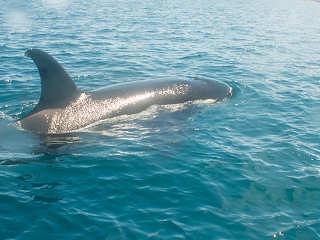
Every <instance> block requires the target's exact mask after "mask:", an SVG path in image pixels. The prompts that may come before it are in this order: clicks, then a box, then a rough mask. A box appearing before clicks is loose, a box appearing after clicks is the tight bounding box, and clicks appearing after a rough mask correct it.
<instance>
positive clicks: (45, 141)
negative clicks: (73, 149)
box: [40, 133, 80, 149]
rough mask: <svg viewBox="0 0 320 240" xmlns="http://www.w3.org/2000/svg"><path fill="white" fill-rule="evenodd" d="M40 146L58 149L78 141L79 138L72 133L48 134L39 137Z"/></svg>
mask: <svg viewBox="0 0 320 240" xmlns="http://www.w3.org/2000/svg"><path fill="white" fill-rule="evenodd" d="M40 140H41V145H42V146H45V147H48V148H52V149H53V148H58V147H61V146H63V145H66V144H69V143H75V142H79V141H80V137H79V136H76V135H75V134H72V133H64V134H49V135H43V136H41V137H40Z"/></svg>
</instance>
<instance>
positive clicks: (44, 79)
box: [18, 49, 232, 134]
mask: <svg viewBox="0 0 320 240" xmlns="http://www.w3.org/2000/svg"><path fill="white" fill-rule="evenodd" d="M25 55H26V56H27V57H30V58H31V59H32V60H33V61H34V63H35V64H36V66H37V68H38V70H39V74H40V78H41V96H40V100H39V103H38V104H37V105H36V107H35V108H34V109H33V110H32V111H31V112H30V113H28V114H27V115H26V116H24V117H23V118H21V119H19V120H18V122H19V123H20V124H21V126H22V127H23V128H24V129H26V130H30V131H33V132H36V133H40V134H56V133H68V132H72V131H74V130H77V129H79V128H83V127H85V126H87V125H89V124H92V123H94V122H97V121H99V120H102V119H106V118H111V117H114V116H118V115H122V114H132V113H138V112H140V111H143V110H144V109H146V108H148V107H149V106H151V105H155V104H157V105H164V104H177V103H184V102H188V101H194V100H206V99H212V100H214V101H221V100H224V99H226V98H230V97H231V96H232V88H231V87H229V86H228V85H227V84H225V83H221V82H218V81H215V80H211V79H210V80H209V79H201V80H200V79H199V80H196V79H192V80H158V81H155V80H153V81H136V82H129V83H122V84H115V85H111V86H108V87H105V88H102V89H98V90H96V91H92V92H82V91H80V90H79V89H78V87H77V86H76V85H75V83H74V81H73V80H72V78H71V77H70V76H69V75H68V74H67V72H66V71H65V70H64V68H63V67H62V66H61V65H60V64H59V63H58V62H57V61H56V60H55V59H54V58H53V57H52V56H50V55H49V54H47V53H46V52H44V51H42V50H39V49H29V50H28V51H26V53H25Z"/></svg>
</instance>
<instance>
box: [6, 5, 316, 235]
mask: <svg viewBox="0 0 320 240" xmlns="http://www.w3.org/2000/svg"><path fill="white" fill-rule="evenodd" d="M0 3H1V8H0V24H1V25H0V164H1V165H0V238H1V239H320V162H319V161H320V157H319V156H320V145H319V142H320V141H319V140H320V139H319V133H320V127H319V126H320V3H319V2H317V1H311V0H310V1H308V0H271V1H270V0H255V1H253V0H229V1H226V0H214V1H213V0H192V1H191V0H185V1H180V0H173V1H167V0H159V1H141V0H126V1H125V0H120V1H119V0H118V1H109V0H101V1H99V0H98V1H84V0H42V1H40V0H33V1H20V0H15V1H14V0H13V1H4V0H0ZM31 47H34V48H40V49H43V50H45V51H48V52H49V53H50V54H52V55H53V56H54V57H55V58H56V59H58V61H59V62H60V63H61V64H62V65H63V66H64V67H65V69H66V70H67V71H68V72H69V74H70V75H72V76H73V78H74V80H75V82H76V84H77V85H78V86H79V87H80V88H81V89H83V90H93V89H95V88H98V87H103V86H106V85H110V84H114V83H121V82H130V81H136V80H148V79H149V80H152V79H163V78H172V79H174V78H176V77H179V78H193V77H199V78H201V77H205V78H213V79H217V80H219V81H222V82H225V83H227V84H229V85H231V86H232V87H233V88H234V89H235V95H234V97H233V98H232V99H230V100H228V101H225V102H222V103H218V104H212V103H198V104H190V103H189V104H184V105H174V106H161V107H159V106H155V107H151V108H150V109H148V110H146V111H144V112H142V113H140V114H136V115H130V116H122V117H119V118H114V119H109V120H106V121H104V122H101V123H99V124H97V125H95V126H91V127H89V128H86V129H82V130H81V131H78V132H76V133H74V134H70V135H68V136H51V137H41V136H38V135H36V134H33V133H29V132H26V131H23V130H21V129H19V127H17V126H16V125H15V120H17V119H18V118H19V117H21V116H23V115H24V114H26V113H27V112H28V111H30V110H31V109H32V108H33V107H34V106H35V104H36V103H37V101H38V99H39V94H40V80H39V75H38V72H37V69H36V67H35V65H34V64H33V62H32V61H31V60H30V59H28V58H26V57H24V52H25V51H26V50H27V49H28V48H31Z"/></svg>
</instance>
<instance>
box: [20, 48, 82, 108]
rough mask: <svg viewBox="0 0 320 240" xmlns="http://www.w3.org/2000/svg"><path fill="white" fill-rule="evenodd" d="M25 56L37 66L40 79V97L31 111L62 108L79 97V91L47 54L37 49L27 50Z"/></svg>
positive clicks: (62, 69)
mask: <svg viewBox="0 0 320 240" xmlns="http://www.w3.org/2000/svg"><path fill="white" fill-rule="evenodd" d="M25 56H27V57H30V58H31V59H32V60H33V61H34V63H35V64H36V65H37V68H38V70H39V74H40V78H41V96H40V101H39V103H38V105H37V106H36V107H35V109H34V110H33V111H32V112H33V113H34V112H35V111H40V110H42V109H45V108H55V107H64V106H65V105H67V104H68V103H69V102H70V101H72V100H74V99H76V98H77V97H78V96H79V95H80V90H79V89H78V88H77V86H76V84H75V83H74V81H73V80H72V78H71V77H70V76H69V75H68V73H67V72H66V71H65V70H64V68H63V67H62V66H61V65H60V64H59V63H58V62H57V61H56V60H55V59H54V58H53V57H52V56H50V55H49V54H48V53H46V52H44V51H41V50H39V49H33V48H31V49H29V50H28V51H26V52H25Z"/></svg>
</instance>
